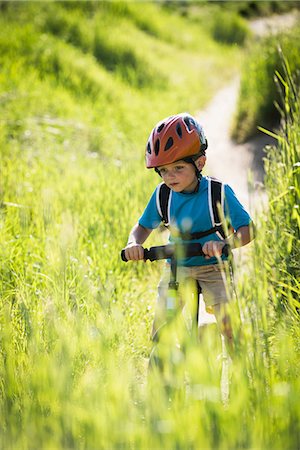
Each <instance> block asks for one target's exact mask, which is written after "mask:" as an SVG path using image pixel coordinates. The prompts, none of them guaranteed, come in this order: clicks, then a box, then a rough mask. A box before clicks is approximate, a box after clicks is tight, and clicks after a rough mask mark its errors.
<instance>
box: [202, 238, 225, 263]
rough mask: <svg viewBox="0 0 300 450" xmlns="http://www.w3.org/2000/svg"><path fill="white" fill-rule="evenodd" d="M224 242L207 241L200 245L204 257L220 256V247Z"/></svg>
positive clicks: (221, 247)
mask: <svg viewBox="0 0 300 450" xmlns="http://www.w3.org/2000/svg"><path fill="white" fill-rule="evenodd" d="M224 245H225V242H222V241H208V242H205V244H204V245H203V247H202V250H203V253H204V254H205V259H209V258H212V257H213V256H216V257H220V256H221V255H222V249H223V247H224Z"/></svg>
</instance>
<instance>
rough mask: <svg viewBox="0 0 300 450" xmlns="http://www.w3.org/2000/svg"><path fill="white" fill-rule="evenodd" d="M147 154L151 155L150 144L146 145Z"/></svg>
mask: <svg viewBox="0 0 300 450" xmlns="http://www.w3.org/2000/svg"><path fill="white" fill-rule="evenodd" d="M147 152H148V153H149V154H150V155H151V145H150V142H148V144H147Z"/></svg>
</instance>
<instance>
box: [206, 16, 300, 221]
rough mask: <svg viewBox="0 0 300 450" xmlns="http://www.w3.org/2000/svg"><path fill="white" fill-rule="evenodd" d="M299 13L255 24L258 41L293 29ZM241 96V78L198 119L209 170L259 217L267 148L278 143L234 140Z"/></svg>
mask: <svg viewBox="0 0 300 450" xmlns="http://www.w3.org/2000/svg"><path fill="white" fill-rule="evenodd" d="M298 19H299V13H298V12H295V11H292V12H290V13H287V14H284V15H273V16H270V17H265V18H259V19H255V20H253V21H251V22H250V23H249V26H250V28H251V30H252V33H253V35H254V37H255V38H256V39H260V38H261V37H262V36H265V35H267V34H276V33H278V32H280V31H282V30H286V29H288V28H290V27H292V26H293V25H294V24H295V23H296V22H297V20H298ZM238 94H239V78H236V79H234V80H232V81H231V83H230V84H228V85H227V86H225V87H224V88H223V89H222V90H221V91H219V92H218V93H217V94H216V96H215V97H214V98H213V100H212V101H211V102H210V104H209V105H208V106H207V108H205V109H204V110H203V111H199V113H198V114H197V118H198V120H199V122H200V123H201V124H202V126H203V128H204V130H205V133H206V136H207V139H208V150H207V167H208V171H207V172H208V173H209V175H211V176H214V177H216V178H220V179H221V180H222V181H224V182H226V183H228V184H230V185H231V187H232V188H233V189H234V191H235V192H236V194H237V196H238V198H239V199H240V201H241V202H242V204H243V205H245V207H246V208H247V209H248V210H249V211H250V213H251V214H255V211H256V210H261V209H262V208H263V204H264V202H265V200H266V195H265V193H264V187H263V179H264V169H263V156H264V147H265V146H266V145H272V144H274V143H275V141H274V139H272V138H271V137H270V136H267V135H265V134H263V133H260V134H259V135H257V136H256V137H255V138H254V139H251V140H250V141H248V142H246V143H244V144H242V145H238V144H236V143H235V142H234V141H233V140H232V139H231V138H230V127H231V123H232V119H233V115H234V113H235V109H236V104H237V99H238ZM250 173H252V176H253V188H251V189H250V191H249V188H248V177H249V174H250Z"/></svg>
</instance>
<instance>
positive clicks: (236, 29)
mask: <svg viewBox="0 0 300 450" xmlns="http://www.w3.org/2000/svg"><path fill="white" fill-rule="evenodd" d="M211 32H212V36H213V38H214V39H215V40H216V41H218V42H224V43H226V44H238V45H243V44H244V43H245V41H246V39H247V37H248V36H249V34H250V30H249V28H248V25H247V23H246V21H245V20H244V19H243V18H242V17H240V16H238V15H237V14H235V13H233V12H227V11H226V12H224V11H221V10H219V11H217V12H216V13H214V14H213V21H212V25H211Z"/></svg>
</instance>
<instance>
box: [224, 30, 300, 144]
mask: <svg viewBox="0 0 300 450" xmlns="http://www.w3.org/2000/svg"><path fill="white" fill-rule="evenodd" d="M278 46H279V47H281V48H282V50H283V52H284V54H285V55H286V57H287V58H288V60H289V61H290V65H291V69H292V71H293V73H294V76H295V77H296V78H297V83H299V73H298V67H299V54H300V53H299V27H295V28H294V29H292V30H289V31H287V32H286V33H283V34H281V35H279V36H278V35H276V36H269V37H267V38H264V39H262V40H260V41H258V42H257V43H256V44H255V45H254V46H251V47H250V48H249V50H248V57H247V60H246V64H245V66H244V69H243V71H242V77H241V86H240V96H239V101H238V106H237V113H236V117H235V121H234V124H233V133H232V134H233V137H234V138H235V139H236V140H237V141H239V142H243V141H245V140H246V139H248V138H249V137H251V136H253V135H254V134H256V133H257V127H258V126H261V127H264V128H272V127H273V128H274V127H276V126H278V124H279V120H280V113H279V112H278V109H277V108H276V103H278V102H279V101H280V97H279V93H278V90H277V89H276V86H275V83H274V74H275V72H276V71H278V70H280V68H281V60H280V57H279V53H278Z"/></svg>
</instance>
